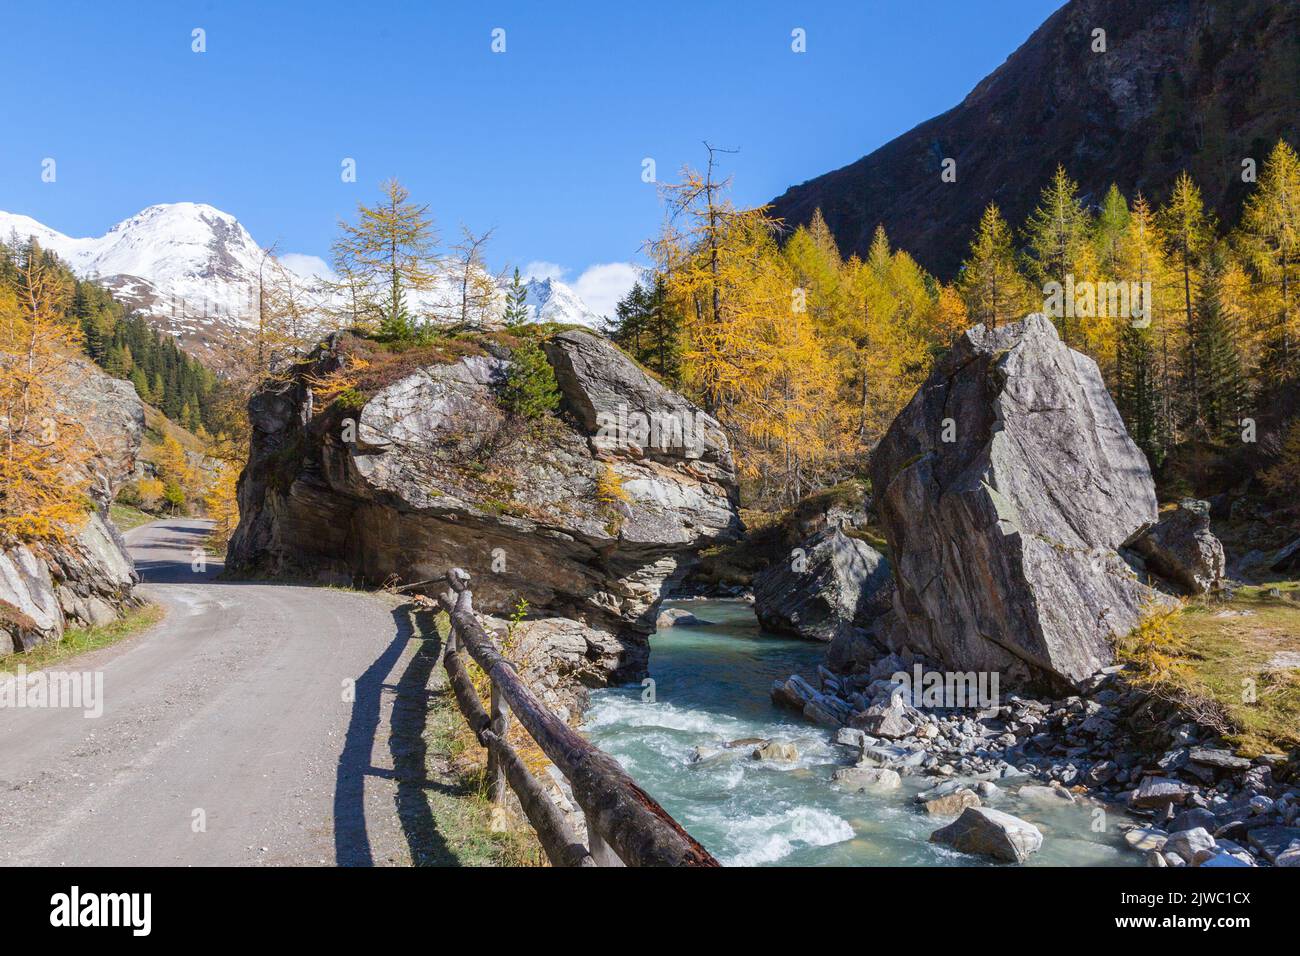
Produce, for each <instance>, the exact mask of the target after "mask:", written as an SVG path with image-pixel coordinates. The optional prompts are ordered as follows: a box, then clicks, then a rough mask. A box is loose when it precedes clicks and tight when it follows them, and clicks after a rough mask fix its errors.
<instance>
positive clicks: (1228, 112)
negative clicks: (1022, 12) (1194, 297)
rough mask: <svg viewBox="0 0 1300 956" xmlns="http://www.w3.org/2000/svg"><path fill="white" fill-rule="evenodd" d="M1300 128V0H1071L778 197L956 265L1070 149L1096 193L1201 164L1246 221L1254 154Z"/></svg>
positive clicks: (1157, 182)
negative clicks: (944, 95) (914, 112)
mask: <svg viewBox="0 0 1300 956" xmlns="http://www.w3.org/2000/svg"><path fill="white" fill-rule="evenodd" d="M1096 28H1102V29H1104V30H1105V31H1106V47H1107V52H1105V53H1094V52H1093V51H1092V42H1093V30H1094V29H1096ZM1298 132H1300V0H1071V2H1070V3H1067V4H1066V5H1065V6H1064V7H1062V8H1061V9H1060V10H1058V11H1057V12H1056V13H1055V14H1053V15H1052V16H1051V17H1050V18H1049V19H1048V20H1047V22H1046V23H1044V24H1043V25H1042V26H1041V27H1039V29H1038V30H1037V31H1036V32H1035V33H1034V34H1033V36H1031V37H1030V38H1029V40H1028V41H1026V42H1025V44H1024V45H1023V46H1021V47H1020V49H1018V50H1017V51H1016V52H1015V53H1014V54H1012V55H1011V57H1009V58H1008V59H1007V61H1006V63H1004V64H1003V65H1002V66H1000V67H999V68H998V69H997V70H995V71H994V72H993V73H991V74H990V75H989V76H987V77H986V78H985V79H984V80H983V81H981V82H980V84H979V85H978V86H976V87H975V89H974V90H972V91H971V93H970V95H969V96H967V97H966V99H965V100H964V101H963V102H962V103H961V104H960V105H959V106H957V107H955V108H953V109H951V110H949V111H948V112H947V113H944V114H942V115H940V116H936V117H935V118H934V119H931V120H929V121H927V122H925V123H922V124H921V125H920V126H918V127H916V128H915V129H913V130H912V131H910V132H908V133H906V134H904V135H902V136H900V137H898V138H897V139H895V140H893V141H892V142H890V143H887V144H886V145H885V146H882V147H881V148H880V149H878V150H876V151H875V152H874V153H871V154H870V155H868V156H865V157H864V158H862V159H860V160H858V161H857V162H855V163H853V164H852V165H850V166H845V167H844V168H843V169H838V170H835V171H834V172H831V173H827V174H825V175H823V176H819V177H817V178H816V179H813V180H810V181H809V182H806V183H803V184H802V185H799V186H795V187H793V188H791V189H789V190H787V191H786V192H785V193H784V194H783V195H781V196H779V197H778V198H777V199H775V200H773V205H774V212H775V214H776V215H778V216H781V217H783V218H784V219H785V220H786V221H787V222H788V223H789V224H790V225H791V226H794V225H798V224H801V223H805V222H807V221H808V220H809V219H810V218H811V216H812V214H813V210H815V209H816V208H818V207H821V209H822V212H823V214H824V215H825V217H826V221H827V222H828V223H829V225H830V227H831V229H832V231H833V232H834V233H835V236H836V238H837V239H838V241H839V244H840V247H841V249H842V251H844V252H845V253H846V254H847V253H850V252H857V253H859V254H865V252H866V250H867V246H868V244H869V243H870V241H871V234H872V232H873V231H874V230H875V227H876V225H877V224H878V223H883V224H884V226H885V228H886V230H888V232H889V235H890V237H891V239H892V240H893V241H894V243H895V245H898V246H901V247H903V248H905V249H907V250H909V251H910V252H912V253H913V254H914V255H915V256H916V257H917V258H918V259H919V260H920V261H921V262H922V264H924V265H925V266H926V267H928V268H929V269H931V270H933V271H935V272H936V273H937V274H939V275H940V276H941V277H944V278H949V277H951V275H952V274H953V273H954V272H955V271H956V270H957V268H958V266H959V265H960V263H961V260H962V258H963V256H964V255H965V252H966V249H967V244H968V242H969V240H970V236H971V232H972V230H973V228H974V226H975V224H976V222H977V220H978V219H979V216H980V213H981V211H982V210H983V208H984V206H985V205H987V203H988V202H989V201H990V200H992V201H994V202H997V203H998V204H999V205H1000V206H1001V207H1002V211H1003V213H1004V215H1006V217H1007V218H1008V220H1009V221H1011V222H1012V223H1014V224H1016V225H1019V224H1020V223H1021V222H1022V221H1023V220H1024V217H1025V215H1026V214H1027V213H1028V212H1029V211H1030V209H1032V207H1033V205H1034V203H1035V201H1036V200H1037V196H1038V192H1039V190H1040V189H1041V188H1042V186H1043V185H1044V184H1045V183H1046V182H1047V180H1048V178H1049V177H1050V176H1051V173H1052V171H1053V170H1054V169H1055V168H1056V165H1057V163H1064V164H1065V166H1066V168H1067V169H1068V170H1069V171H1070V174H1071V175H1072V176H1073V177H1074V178H1075V179H1077V180H1079V182H1080V185H1081V187H1082V191H1083V192H1084V193H1085V194H1088V195H1089V196H1090V197H1091V198H1092V199H1093V200H1094V201H1097V200H1099V199H1100V197H1101V195H1102V194H1103V192H1104V190H1105V189H1106V188H1107V187H1108V186H1109V185H1110V184H1111V183H1112V182H1116V183H1118V184H1119V186H1120V188H1121V189H1123V190H1124V191H1125V193H1126V194H1129V195H1132V194H1133V193H1134V192H1135V191H1137V190H1139V189H1140V190H1142V191H1143V192H1144V193H1145V194H1147V195H1148V197H1149V198H1152V199H1160V198H1163V195H1164V193H1165V191H1166V190H1167V189H1168V187H1169V185H1170V184H1171V183H1172V180H1173V178H1174V176H1175V175H1176V174H1177V173H1178V171H1179V170H1180V169H1183V168H1187V169H1188V170H1189V171H1190V172H1191V173H1192V175H1193V176H1194V177H1195V178H1196V180H1197V182H1198V183H1199V184H1200V186H1201V188H1202V190H1203V191H1204V193H1205V197H1206V200H1207V202H1209V203H1210V204H1212V205H1213V206H1214V207H1215V208H1216V209H1217V210H1218V212H1219V213H1220V215H1221V216H1222V217H1223V218H1224V219H1225V220H1227V221H1229V222H1231V221H1233V220H1235V217H1236V215H1237V212H1238V210H1239V207H1240V202H1241V199H1242V196H1243V195H1244V193H1245V191H1246V189H1247V187H1246V186H1245V184H1243V183H1242V181H1241V161H1242V159H1243V158H1244V157H1253V158H1254V159H1255V160H1256V162H1257V163H1258V162H1261V161H1262V160H1263V158H1264V156H1265V155H1266V154H1267V151H1268V149H1269V148H1270V147H1271V146H1272V145H1273V143H1274V142H1275V141H1276V140H1277V138H1278V137H1279V136H1284V137H1286V138H1288V139H1290V140H1291V142H1292V143H1293V144H1297V145H1300V137H1298V136H1297V133H1298ZM944 157H953V158H955V159H956V160H957V181H956V182H955V183H945V182H942V181H941V179H940V169H941V163H942V161H943V158H944Z"/></svg>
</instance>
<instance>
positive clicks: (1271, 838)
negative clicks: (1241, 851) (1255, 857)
mask: <svg viewBox="0 0 1300 956" xmlns="http://www.w3.org/2000/svg"><path fill="white" fill-rule="evenodd" d="M1246 839H1247V840H1248V841H1249V843H1250V845H1251V846H1253V847H1254V848H1255V849H1257V850H1259V852H1260V853H1262V854H1263V855H1264V858H1265V859H1266V860H1268V861H1269V862H1270V863H1275V862H1276V861H1277V859H1278V858H1279V857H1280V856H1281V855H1282V854H1284V853H1287V852H1289V851H1291V850H1293V849H1295V847H1296V844H1297V843H1300V827H1273V826H1265V827H1254V828H1253V829H1251V830H1250V832H1249V833H1247V835H1246Z"/></svg>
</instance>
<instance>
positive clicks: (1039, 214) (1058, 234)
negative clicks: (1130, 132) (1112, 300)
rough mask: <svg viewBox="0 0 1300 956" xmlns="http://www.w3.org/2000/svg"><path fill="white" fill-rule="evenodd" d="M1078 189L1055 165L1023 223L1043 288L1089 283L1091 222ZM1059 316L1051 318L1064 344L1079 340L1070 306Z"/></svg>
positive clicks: (1033, 261) (1091, 268)
mask: <svg viewBox="0 0 1300 956" xmlns="http://www.w3.org/2000/svg"><path fill="white" fill-rule="evenodd" d="M1078 191H1079V186H1078V184H1077V183H1075V182H1074V180H1072V179H1071V178H1070V177H1069V175H1068V174H1067V173H1066V171H1065V167H1064V166H1057V167H1056V173H1055V175H1053V177H1052V181H1051V183H1050V184H1048V185H1047V186H1046V187H1045V188H1044V189H1043V192H1042V196H1041V198H1040V199H1039V202H1038V206H1037V207H1036V208H1035V209H1034V211H1033V212H1032V213H1031V214H1030V216H1029V221H1028V222H1027V223H1026V224H1025V236H1026V239H1027V242H1028V245H1029V250H1030V252H1031V253H1032V256H1033V258H1032V260H1031V271H1032V273H1033V276H1034V278H1035V280H1036V281H1037V282H1038V283H1039V284H1040V286H1042V287H1043V294H1044V296H1047V295H1048V286H1049V285H1051V284H1055V285H1056V286H1057V287H1059V288H1060V289H1066V288H1067V287H1070V286H1073V285H1075V284H1077V283H1081V282H1086V281H1090V280H1091V278H1092V273H1093V265H1092V261H1091V251H1092V250H1091V246H1090V244H1089V242H1088V239H1089V235H1090V231H1091V223H1090V221H1089V216H1088V212H1087V210H1086V209H1084V208H1083V204H1082V203H1081V202H1080V201H1079V199H1078V195H1077V194H1078ZM1059 311H1061V313H1062V314H1061V315H1059V316H1053V318H1055V319H1056V324H1057V327H1058V328H1059V329H1060V332H1061V340H1062V341H1063V342H1065V344H1066V345H1073V344H1075V340H1076V339H1079V338H1081V335H1080V334H1079V332H1078V331H1077V330H1076V328H1075V326H1076V324H1077V323H1076V322H1075V321H1074V320H1072V319H1071V318H1070V315H1069V313H1070V311H1072V309H1071V308H1070V306H1069V303H1066V307H1065V308H1062V309H1061V310H1059Z"/></svg>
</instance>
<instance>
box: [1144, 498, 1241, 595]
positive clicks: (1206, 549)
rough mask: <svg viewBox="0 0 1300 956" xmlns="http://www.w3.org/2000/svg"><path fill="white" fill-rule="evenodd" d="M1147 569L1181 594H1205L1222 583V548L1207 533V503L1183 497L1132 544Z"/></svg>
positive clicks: (1208, 505) (1208, 518) (1208, 511)
mask: <svg viewBox="0 0 1300 956" xmlns="http://www.w3.org/2000/svg"><path fill="white" fill-rule="evenodd" d="M1133 550H1134V551H1136V552H1137V553H1138V554H1140V555H1141V556H1142V558H1143V560H1144V561H1145V562H1146V566H1147V570H1149V571H1151V572H1153V573H1155V574H1156V575H1158V576H1160V577H1161V578H1164V579H1165V580H1166V581H1168V582H1169V583H1170V584H1173V585H1174V586H1175V587H1177V588H1178V589H1179V590H1180V591H1182V592H1183V593H1184V594H1204V593H1205V592H1207V591H1212V590H1214V589H1215V588H1217V587H1218V586H1219V585H1220V584H1221V583H1222V582H1223V574H1224V569H1225V567H1226V562H1225V560H1224V556H1223V545H1222V544H1220V543H1219V539H1218V538H1216V537H1215V536H1214V533H1213V532H1212V531H1210V503H1209V502H1208V501H1197V500H1195V499H1193V498H1185V499H1183V501H1181V502H1179V504H1178V507H1177V508H1176V509H1174V510H1173V511H1171V512H1169V513H1168V514H1167V515H1165V516H1164V517H1162V518H1161V519H1160V521H1159V522H1158V523H1157V524H1156V526H1155V527H1154V528H1152V529H1151V530H1150V531H1148V532H1147V533H1146V534H1144V535H1142V537H1140V538H1138V539H1137V540H1136V541H1134V542H1133Z"/></svg>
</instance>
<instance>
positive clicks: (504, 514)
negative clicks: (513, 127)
mask: <svg viewBox="0 0 1300 956" xmlns="http://www.w3.org/2000/svg"><path fill="white" fill-rule="evenodd" d="M345 345H346V342H345V341H344V340H336V341H335V342H334V343H332V344H331V345H330V346H327V347H326V348H324V349H322V350H321V352H320V353H318V354H317V355H316V356H315V357H314V360H313V362H312V363H311V364H310V365H309V366H305V367H303V368H300V369H299V370H298V375H297V376H296V377H295V378H293V379H292V380H291V381H289V382H287V383H283V384H280V385H275V386H272V387H268V388H266V389H264V390H262V391H260V392H259V393H257V394H256V395H255V396H254V397H253V399H252V400H251V401H250V403H249V416H250V419H251V422H252V445H251V449H250V459H249V464H248V467H247V468H246V469H245V471H244V474H243V475H242V476H241V478H240V482H239V503H240V514H241V519H240V525H239V527H238V529H237V530H236V532H235V534H234V536H233V538H232V539H231V542H230V547H229V551H228V555H227V564H228V566H229V567H230V568H232V569H234V570H236V571H242V572H245V573H273V574H274V573H288V574H298V575H301V574H307V575H317V576H320V577H323V578H327V579H338V580H347V581H354V582H357V583H362V584H368V585H379V584H383V583H384V582H385V581H389V580H400V581H403V582H407V583H415V582H421V581H429V580H430V579H435V578H439V577H440V576H441V575H443V574H444V573H445V572H446V571H447V569H448V568H450V567H453V566H458V567H463V568H465V569H466V570H468V571H469V572H470V574H471V576H472V577H471V585H470V586H471V588H472V589H473V591H474V603H475V607H476V608H477V609H479V610H480V611H482V612H485V613H488V614H497V615H508V614H510V613H512V612H513V611H514V610H515V608H516V607H517V604H518V602H519V601H521V600H523V601H527V602H528V605H529V609H530V615H531V616H536V617H541V618H557V619H558V618H562V619H567V620H569V621H571V622H573V623H575V624H577V625H581V628H580V629H579V630H580V631H581V634H579V633H578V631H575V630H574V629H572V628H564V627H560V626H559V625H556V626H554V627H551V628H548V630H549V631H550V632H552V633H553V634H555V635H556V641H557V642H558V643H556V644H555V646H554V647H553V648H551V649H550V650H548V649H546V648H539V649H538V654H539V655H540V656H541V657H542V658H545V657H547V656H548V655H550V654H551V652H552V651H553V652H554V655H555V656H557V657H563V658H570V659H571V658H572V657H573V656H574V655H576V656H578V657H582V658H584V660H585V664H584V665H583V666H571V667H569V668H568V669H569V671H570V672H571V673H573V674H575V675H577V678H578V679H579V680H580V681H581V682H582V683H584V684H586V685H588V686H597V685H600V684H603V683H605V682H607V681H611V680H613V681H623V680H630V679H634V678H639V677H640V676H642V675H643V674H644V672H645V666H646V659H647V655H648V644H647V641H646V636H647V635H648V634H649V633H650V631H651V630H652V629H653V627H654V623H655V613H654V612H655V609H656V606H657V604H658V602H659V600H660V599H661V598H662V597H663V596H664V594H665V592H666V590H667V589H668V588H669V587H670V586H671V585H672V584H673V582H675V581H676V580H678V579H679V578H680V577H681V576H682V575H683V574H684V573H685V572H686V570H688V569H689V567H690V566H691V564H692V563H693V561H694V560H695V554H696V552H697V551H698V550H699V549H700V548H703V547H707V546H709V545H711V544H713V543H715V542H719V541H724V540H730V539H731V538H733V537H734V536H736V535H737V534H738V532H739V528H740V523H739V519H738V517H737V514H736V509H735V500H736V493H737V492H736V480H735V470H734V466H733V463H732V459H731V452H730V449H729V446H728V444H727V441H726V437H725V435H724V434H723V432H722V429H721V427H720V426H718V424H717V422H716V421H714V420H713V419H712V418H710V417H709V416H708V415H705V414H704V413H703V412H701V411H700V410H698V409H696V408H695V407H694V406H692V405H691V404H690V403H689V402H686V401H685V399H683V398H681V397H680V396H678V395H676V394H675V393H673V392H671V391H669V390H668V389H666V388H664V387H663V386H661V385H659V384H658V383H657V382H655V381H654V380H653V379H651V378H650V377H649V376H648V375H646V374H645V373H644V372H643V371H641V369H640V368H639V367H638V366H637V365H636V364H635V363H633V362H632V361H631V360H630V359H628V358H627V357H626V356H624V355H623V353H621V352H620V351H619V350H618V349H617V348H616V347H615V346H613V345H612V344H610V343H608V342H607V341H605V340H603V339H601V338H599V337H598V336H595V335H591V334H587V333H582V332H564V333H562V334H560V335H557V336H555V337H554V338H553V339H551V340H550V341H549V342H547V343H546V345H545V352H546V355H547V358H548V360H549V362H550V363H551V365H552V367H553V369H554V371H555V376H556V379H557V381H558V383H559V385H560V387H561V390H562V393H563V399H564V411H565V412H566V413H567V414H566V418H565V419H564V420H563V421H561V420H559V419H555V418H549V417H548V418H547V419H546V420H544V421H543V422H541V423H538V424H537V425H535V426H531V427H530V426H527V425H525V424H523V423H520V422H518V421H516V420H515V419H513V418H512V417H511V416H509V415H508V414H507V413H506V411H505V410H504V409H503V407H502V405H501V404H500V403H499V401H498V400H497V393H498V389H499V388H500V386H501V385H502V383H503V382H504V381H505V379H506V376H507V374H508V372H509V369H510V359H509V353H508V351H507V350H506V349H505V348H503V347H502V346H500V345H496V344H493V343H491V342H487V343H485V345H484V353H485V354H473V355H469V356H467V357H464V358H461V359H460V360H458V361H454V362H451V363H449V364H432V365H427V366H424V367H419V368H415V369H413V370H411V371H409V372H407V373H406V374H404V375H403V376H402V377H401V378H399V379H397V380H396V381H394V382H392V383H391V384H389V385H387V386H386V387H384V388H382V389H380V390H379V391H378V392H377V393H376V394H374V395H372V396H370V397H369V399H368V400H367V401H366V402H365V404H364V406H363V407H362V408H361V409H360V410H359V412H358V411H357V410H356V409H355V407H353V408H340V407H339V405H338V404H337V403H336V404H334V405H331V406H328V407H325V408H314V404H315V403H314V402H313V400H312V398H311V394H310V387H309V384H308V377H309V376H313V375H319V374H328V373H329V372H331V371H334V370H336V369H337V368H339V367H340V362H341V358H340V355H341V352H340V349H341V348H342V347H344V346H345ZM349 421H354V422H355V438H356V440H355V441H354V442H350V441H347V440H345V439H346V438H347V437H348V436H347V434H346V432H347V427H348V422H349ZM643 426H644V427H643ZM611 484H612V485H613V486H616V487H618V488H621V491H622V495H621V496H620V495H613V496H610V495H608V494H606V495H605V497H603V498H602V494H601V491H600V488H601V487H602V486H604V487H605V488H607V489H608V487H609V486H611ZM439 587H440V585H438V584H436V583H435V584H433V585H431V586H430V587H429V588H428V590H430V591H435V590H438V589H439ZM575 637H580V638H581V640H577V639H575ZM580 643H586V644H587V645H588V646H587V648H586V649H585V650H583V649H581V648H579V647H578V644H580ZM543 669H545V668H543Z"/></svg>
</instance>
